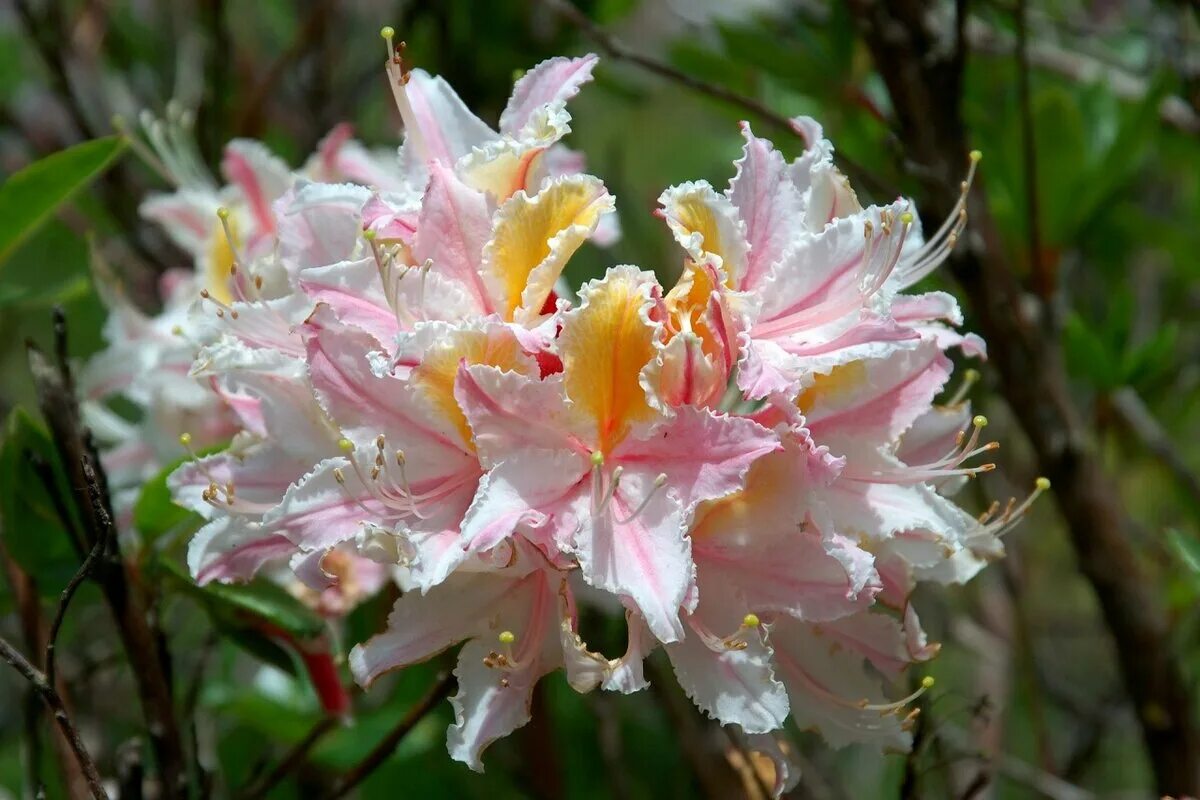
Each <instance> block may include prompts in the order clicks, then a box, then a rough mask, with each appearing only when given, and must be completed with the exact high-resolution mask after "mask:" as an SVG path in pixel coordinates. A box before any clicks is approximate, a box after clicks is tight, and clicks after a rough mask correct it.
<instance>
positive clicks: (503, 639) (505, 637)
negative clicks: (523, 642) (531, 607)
mask: <svg viewBox="0 0 1200 800" xmlns="http://www.w3.org/2000/svg"><path fill="white" fill-rule="evenodd" d="M497 638H498V639H499V640H500V644H512V643H513V642H515V641H516V640H517V636H516V634H514V633H513V632H512V631H500V635H499V636H498V637H497Z"/></svg>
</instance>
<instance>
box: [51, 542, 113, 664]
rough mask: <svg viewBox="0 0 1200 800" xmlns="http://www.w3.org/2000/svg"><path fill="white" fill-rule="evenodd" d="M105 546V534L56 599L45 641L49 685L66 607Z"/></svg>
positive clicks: (88, 574) (102, 552)
mask: <svg viewBox="0 0 1200 800" xmlns="http://www.w3.org/2000/svg"><path fill="white" fill-rule="evenodd" d="M107 546H108V536H107V535H105V536H103V537H101V538H100V539H97V540H96V543H95V544H94V545H93V546H92V549H91V551H90V552H89V553H88V554H87V557H86V558H84V559H83V563H82V564H80V565H79V569H77V570H76V571H75V574H74V575H72V576H71V580H69V581H68V582H67V585H66V588H64V589H63V591H62V595H61V596H60V597H59V599H58V609H57V610H56V611H55V612H54V619H53V620H52V621H51V622H50V635H49V637H48V640H47V642H46V680H47V681H49V682H50V684H51V685H54V683H55V680H54V679H55V661H56V659H55V653H56V648H57V645H58V632H59V630H60V629H61V628H62V624H63V620H64V619H66V616H67V607H68V606H70V605H71V600H72V598H74V597H75V592H76V591H77V590H78V589H79V587H80V586H82V585H83V582H84V581H85V580H87V579H88V578H89V577H91V574H92V569H93V568H94V567H95V566H96V562H97V560H99V559H100V558H101V557H103V555H104V548H105V547H107Z"/></svg>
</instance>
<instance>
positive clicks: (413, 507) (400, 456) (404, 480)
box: [396, 450, 426, 519]
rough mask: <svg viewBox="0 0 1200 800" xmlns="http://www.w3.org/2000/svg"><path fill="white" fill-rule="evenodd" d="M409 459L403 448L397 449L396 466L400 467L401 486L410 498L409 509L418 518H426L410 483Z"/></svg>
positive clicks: (405, 494)
mask: <svg viewBox="0 0 1200 800" xmlns="http://www.w3.org/2000/svg"><path fill="white" fill-rule="evenodd" d="M407 463H408V459H406V458H405V457H404V451H403V450H397V451H396V466H397V467H399V469H400V487H401V489H403V490H404V496H405V497H407V498H408V505H409V510H410V511H411V512H412V514H413V516H414V517H416V518H417V519H426V516H425V515H424V514H422V513H421V510H420V509H419V508H417V498H416V497H415V496H414V495H413V491H412V487H411V486H410V485H409V483H408V472H407V470H406V469H405V464H407Z"/></svg>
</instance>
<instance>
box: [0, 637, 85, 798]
mask: <svg viewBox="0 0 1200 800" xmlns="http://www.w3.org/2000/svg"><path fill="white" fill-rule="evenodd" d="M0 658H3V659H4V660H5V661H7V662H8V663H9V664H10V665H11V666H12V668H13V669H15V670H16V671H17V672H18V673H20V674H21V675H22V676H23V677H24V678H25V680H27V681H29V683H30V685H31V686H32V687H33V690H34V691H35V692H37V694H38V695H39V696H40V697H41V699H42V702H43V703H45V704H46V707H47V708H48V709H49V710H50V713H51V715H52V716H53V717H54V722H55V723H56V724H57V725H58V729H59V730H60V731H61V732H62V734H63V736H64V737H65V738H66V740H67V742H68V743H69V744H70V745H71V751H72V752H73V753H74V754H75V759H76V761H78V762H79V766H80V768H81V769H82V770H83V774H84V777H85V778H86V779H87V784H88V789H89V790H90V791H91V793H92V797H94V798H96V800H108V794H107V793H106V792H105V791H104V786H103V784H102V783H101V779H100V772H99V770H97V769H96V762H95V761H93V760H92V756H91V754H90V753H88V750H87V747H86V746H85V745H84V743H83V738H82V737H81V736H80V735H79V729H78V728H76V727H75V723H74V722H72V721H71V717H70V715H69V714H68V713H67V709H66V707H65V706H64V705H63V701H62V698H61V697H60V696H59V694H58V691H57V690H56V689H55V688H54V685H53V684H52V683H50V682H49V681H48V680H47V679H46V675H45V674H44V673H42V672H41V671H40V670H39V669H38V668H37V667H35V666H33V664H30V663H29V661H28V660H27V659H26V658H25V656H23V655H21V654H20V653H19V652H18V651H17V650H16V648H14V647H13V646H12V645H11V644H9V643H8V641H7V640H5V639H4V638H2V637H0Z"/></svg>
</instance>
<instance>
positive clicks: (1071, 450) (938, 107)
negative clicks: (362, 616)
mask: <svg viewBox="0 0 1200 800" xmlns="http://www.w3.org/2000/svg"><path fill="white" fill-rule="evenodd" d="M849 3H850V6H851V8H852V10H853V12H854V15H855V18H856V22H857V24H858V27H859V29H860V31H861V33H862V35H863V37H864V39H865V41H866V43H867V46H868V47H869V49H870V51H871V54H872V56H873V58H874V60H875V64H876V67H877V68H878V71H879V73H880V75H881V76H882V77H883V79H884V81H885V83H886V84H887V88H888V92H889V94H890V96H891V99H892V105H893V108H894V113H895V118H896V120H895V121H896V123H897V125H898V130H899V134H900V136H901V138H902V140H903V143H904V146H905V151H906V153H907V155H908V156H909V157H910V158H911V160H912V161H914V162H915V163H916V164H917V165H919V168H920V169H919V172H918V174H917V175H916V177H917V179H918V180H919V181H920V183H921V185H922V189H923V195H924V196H923V198H922V199H923V200H924V206H925V209H926V210H927V211H928V212H931V213H932V215H933V216H934V217H935V218H940V217H943V216H944V215H946V214H948V213H949V212H950V210H951V209H952V208H953V206H954V203H955V201H956V200H957V198H958V195H959V182H960V180H961V175H962V173H963V171H964V169H965V165H966V164H967V155H968V149H969V147H968V141H967V135H966V129H965V127H964V124H963V119H962V114H961V102H960V101H961V90H962V76H963V69H962V68H963V61H964V55H965V48H964V47H963V41H964V37H963V36H962V22H963V18H962V11H963V8H962V7H963V5H965V3H962V2H961V1H960V3H959V28H958V31H957V36H956V37H955V41H953V42H951V46H949V47H947V43H946V41H945V39H944V37H939V35H938V34H937V32H936V31H935V30H934V29H933V27H932V20H931V18H930V17H929V15H928V14H927V7H926V4H925V3H923V2H921V1H920V0H886V2H885V1H884V0H849ZM983 198H984V193H983V192H982V191H978V190H977V191H976V192H975V193H974V194H973V196H972V198H971V201H970V204H969V212H970V216H971V229H972V231H973V235H972V236H970V237H968V239H969V240H968V242H967V246H965V247H961V248H960V249H959V251H958V252H957V253H956V254H955V256H954V257H953V259H952V261H951V265H952V270H953V274H954V276H955V278H957V280H958V281H959V282H960V283H961V285H962V287H963V289H964V291H965V293H966V295H967V297H968V299H969V300H970V303H971V309H972V311H973V312H974V321H975V324H976V326H977V328H978V329H979V331H980V332H981V333H982V334H983V335H984V336H985V337H986V338H987V340H988V343H989V354H990V360H991V363H992V365H993V366H994V367H995V369H996V370H997V371H998V373H999V375H1000V378H1001V391H1002V392H1003V394H1004V397H1005V399H1006V400H1007V402H1008V404H1009V405H1010V406H1011V407H1012V409H1013V412H1014V414H1015V416H1016V418H1017V420H1018V421H1019V422H1020V424H1021V426H1022V428H1023V429H1024V431H1025V433H1026V434H1027V435H1028V437H1029V440H1030V442H1031V444H1032V446H1033V448H1034V451H1035V453H1036V456H1037V461H1038V465H1039V468H1040V471H1041V472H1042V474H1044V475H1045V476H1046V477H1048V478H1050V480H1051V482H1052V484H1053V486H1054V496H1055V498H1056V500H1057V503H1058V507H1059V509H1060V511H1061V512H1062V515H1063V518H1064V520H1065V522H1066V524H1067V527H1068V530H1069V532H1070V536H1071V541H1072V544H1073V545H1074V549H1075V553H1076V557H1077V559H1078V562H1079V567H1080V570H1081V571H1082V572H1083V574H1084V576H1085V577H1086V578H1087V579H1088V581H1089V582H1090V583H1091V586H1092V588H1093V590H1094V591H1095V593H1096V598H1097V600H1098V601H1099V603H1100V608H1101V611H1102V612H1103V615H1104V620H1105V622H1106V624H1107V626H1108V629H1109V632H1110V633H1111V635H1112V639H1113V644H1114V646H1115V647H1116V651H1117V657H1118V661H1119V664H1120V667H1121V672H1122V676H1123V679H1124V683H1125V689H1126V692H1127V693H1128V696H1129V698H1130V700H1131V701H1132V702H1133V704H1134V706H1135V709H1136V712H1137V717H1138V720H1139V722H1140V724H1141V729H1142V737H1143V739H1144V741H1145V744H1146V749H1147V751H1148V755H1149V759H1150V762H1151V765H1152V767H1153V770H1154V774H1155V779H1156V783H1157V788H1158V792H1159V793H1160V794H1169V795H1174V796H1183V795H1196V794H1200V737H1198V735H1197V729H1196V724H1195V721H1194V719H1193V707H1192V697H1191V694H1190V691H1189V689H1188V686H1187V684H1186V682H1185V680H1184V676H1183V674H1182V672H1181V670H1180V667H1179V664H1178V660H1177V659H1176V658H1175V656H1174V653H1173V652H1172V648H1171V644H1170V636H1169V628H1168V620H1167V616H1166V613H1165V610H1164V609H1163V607H1162V605H1161V603H1160V602H1159V598H1158V597H1157V596H1156V595H1155V594H1154V592H1153V591H1151V590H1150V586H1151V581H1150V579H1149V578H1148V576H1147V574H1146V572H1145V569H1144V567H1143V565H1142V564H1141V563H1140V562H1139V559H1138V555H1137V553H1136V551H1135V549H1134V548H1133V546H1132V545H1131V543H1130V536H1129V533H1130V531H1131V530H1132V529H1133V528H1134V522H1133V520H1132V519H1131V518H1130V517H1129V515H1128V513H1127V511H1126V509H1125V508H1124V504H1123V502H1122V500H1121V496H1120V493H1119V491H1118V487H1117V485H1116V483H1115V482H1114V481H1113V479H1112V478H1111V477H1110V476H1109V475H1108V474H1107V473H1106V471H1105V470H1104V467H1103V465H1102V463H1101V458H1100V456H1099V454H1098V453H1097V452H1096V451H1095V445H1094V432H1093V431H1092V430H1091V429H1090V427H1089V426H1088V425H1087V424H1086V423H1085V422H1084V420H1083V419H1082V418H1081V416H1080V415H1079V413H1078V411H1077V410H1076V409H1075V408H1074V406H1073V404H1072V402H1071V397H1070V389H1069V385H1068V382H1067V377H1066V373H1065V371H1064V369H1063V364H1062V355H1061V350H1060V347H1059V344H1058V335H1057V332H1056V331H1054V330H1053V329H1052V328H1051V325H1050V322H1049V319H1048V315H1047V313H1045V309H1044V308H1043V310H1042V312H1041V313H1039V314H1036V315H1029V314H1023V313H1022V309H1025V308H1030V307H1031V302H1030V298H1028V297H1026V296H1025V293H1024V292H1023V291H1022V288H1021V286H1020V285H1019V283H1018V281H1017V279H1016V277H1015V276H1014V275H1013V273H1012V271H1011V270H1010V269H1009V268H1008V265H1007V264H1006V263H1005V257H1004V253H1003V249H1002V247H1001V245H1000V242H999V237H998V235H997V232H996V227H995V222H994V220H993V219H992V217H991V216H990V214H989V212H988V208H987V204H986V202H985V201H984V199H983ZM1035 307H1036V306H1035Z"/></svg>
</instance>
